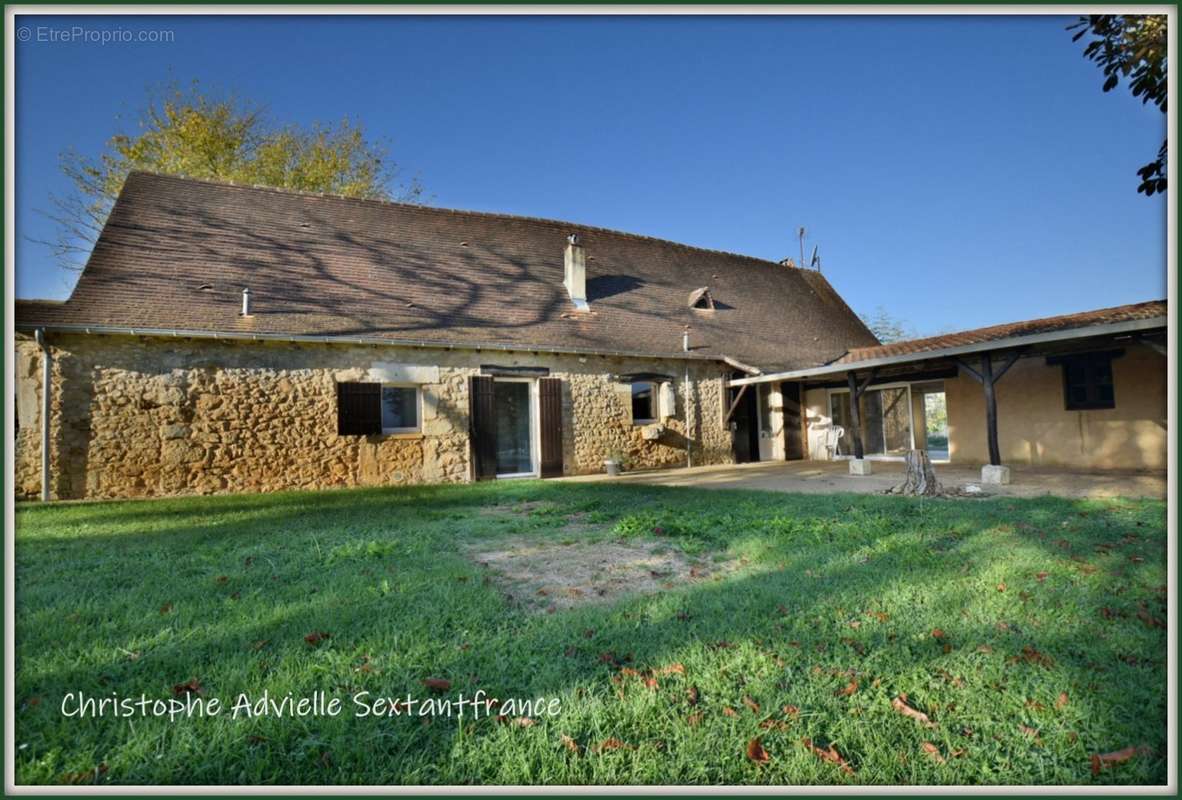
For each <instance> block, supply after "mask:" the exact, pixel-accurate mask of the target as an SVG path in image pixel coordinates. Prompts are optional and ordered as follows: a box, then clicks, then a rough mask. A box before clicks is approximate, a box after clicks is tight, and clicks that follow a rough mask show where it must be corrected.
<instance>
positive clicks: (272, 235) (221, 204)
mask: <svg viewBox="0 0 1182 800" xmlns="http://www.w3.org/2000/svg"><path fill="white" fill-rule="evenodd" d="M571 233H578V234H579V238H580V242H581V243H582V244H583V245H584V247H585V249H586V254H587V294H588V300H589V302H590V306H591V312H590V313H578V312H576V311H575V309H574V307H573V306H572V304H571V302H570V300H569V298H568V297H567V294H566V290H565V289H564V287H563V249H564V247H565V245H566V239H567V236H568V235H569V234H571ZM703 286H709V287H710V294H711V296H712V297H713V298H714V300H715V310H714V311H711V312H702V311H699V310H694V309H691V308H688V307H687V303H686V298H687V296H688V294H689V292H691V291H692V290H694V289H696V288H698V287H703ZM244 287H249V288H250V290H251V295H252V307H253V310H254V314H253V315H252V316H250V317H247V318H244V317H242V316H240V314H239V310H240V307H241V292H242V289H243V288H244ZM16 316H17V324H18V325H19V326H22V327H29V326H33V325H54V324H59V325H92V326H112V327H134V328H140V329H168V330H172V329H180V330H187V331H198V332H212V331H216V332H225V333H257V334H274V335H317V336H326V337H336V336H340V337H347V336H356V337H367V338H380V339H392V340H399V341H422V342H424V343H434V342H438V343H448V344H459V345H480V344H499V345H503V346H513V347H520V348H521V349H525V350H528V349H531V348H556V349H563V348H574V349H579V350H591V351H597V352H629V353H646V354H652V355H681V354H682V351H681V348H682V331H683V329H684V327H685V326H686V325H689V326H690V343H691V346H692V348H693V353H694V354H695V355H699V356H703V355H705V356H724V355H725V356H730V357H732V358H735V359H738V360H740V361H742V362H745V363H748V364H754V365H756V366H759V367H762V368H765V369H794V368H802V367H808V366H815V365H819V364H824V363H827V362H829V361H832V360H833V359H836V358H838V357H840V356H841V355H842V353H844V352H846V351H847V350H848V349H849V348H850V347H858V346H865V345H870V344H875V343H876V340H875V339H874V336H873V335H872V334H871V333H870V332H869V331H868V330H867V329H866V327H865V326H864V325H863V324H862V323H861V321H859V320H858V318H857V316H856V315H855V314H854V313H853V312H852V311H851V310H850V308H849V307H848V306H847V305H846V304H845V302H844V301H843V300H842V299H841V297H839V296H838V294H837V293H836V292H835V291H834V290H833V288H832V287H831V286H830V285H829V283H828V281H826V280H825V278H824V277H822V276H821V275H820V274H819V273H818V272H815V271H811V270H802V269H796V268H792V267H787V266H783V265H780V264H777V263H774V262H771V261H765V260H762V259H757V258H751V257H748V256H741V255H735V254H732V253H724V252H719V251H714V250H704V249H700V248H695V247H689V246H687V245H682V244H677V243H675V242H669V241H664V240H660V239H653V238H649V237H644V236H638V235H635V234H628V233H620V232H617V231H610V230H604V229H601V228H594V227H587V226H584V225H578V224H575V223H570V222H559V221H554V220H544V219H533V218H526V217H515V216H508V215H501V214H487V213H479V212H468V211H452V210H447V209H439V208H430V207H425V206H415V205H404V204H398V203H387V202H380V201H373V200H354V199H346V198H340V197H330V196H323V195H314V194H301V193H294V192H285V191H280V190H275V189H265V188H257V187H247V186H236V185H229V184H219V183H210V182H205V181H196V180H189V179H183V178H176V177H165V176H160V175H153V174H148V173H133V174H132V175H131V176H130V177H129V178H128V179H127V182H126V183H125V185H124V187H123V192H122V194H121V195H120V197H119V199H118V201H117V202H116V204H115V207H114V209H113V211H112V213H111V216H110V219H109V220H108V222H107V225H106V228H105V229H104V230H103V233H102V235H101V236H100V238H99V240H98V243H97V244H96V245H95V248H94V252H93V253H92V254H91V257H90V261H89V263H88V264H87V267H86V269H85V271H84V272H83V273H82V276H81V277H80V279H79V281H78V285H77V287H76V288H75V290H74V293H73V294H72V295H71V297H70V298H69V300H67V301H65V302H64V303H61V304H52V303H28V302H21V303H18V304H17V315H16Z"/></svg>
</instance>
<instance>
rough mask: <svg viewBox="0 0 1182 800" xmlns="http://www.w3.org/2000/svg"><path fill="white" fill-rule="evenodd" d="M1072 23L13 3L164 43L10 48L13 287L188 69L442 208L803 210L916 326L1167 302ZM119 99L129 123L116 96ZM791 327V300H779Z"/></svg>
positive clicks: (567, 213)
mask: <svg viewBox="0 0 1182 800" xmlns="http://www.w3.org/2000/svg"><path fill="white" fill-rule="evenodd" d="M1068 22H1069V19H1067V18H1064V17H1033V16H1027V17H861V18H857V17H778V18H773V17H746V18H741V17H681V18H677V17H646V18H637V17H631V18H629V17H616V18H605V17H577V18H569V17H568V18H556V17H538V18H523V17H500V18H496V17H436V18H424V17H379V18H357V17H352V18H333V19H328V18H317V17H302V18H297V17H291V18H278V17H276V18H260V17H255V18H246V17H226V16H223V17H205V18H201V17H189V18H184V17H122V18H118V19H114V20H113V19H112V18H105V19H104V18H98V17H73V18H67V17H57V18H48V17H19V18H18V20H17V28H18V31H19V29H20V28H22V27H28V28H30V29H35V28H36V27H37V26H39V25H40V26H52V27H54V28H63V27H69V26H72V25H80V26H84V27H87V28H103V27H107V28H124V29H129V30H134V31H139V30H149V29H169V30H172V31H173V32H174V41H173V42H172V43H169V44H107V45H101V44H97V43H93V44H91V43H60V42H59V43H53V42H46V41H40V42H38V41H36V40H35V37H34V40H33V41H30V42H28V43H18V45H17V52H16V64H17V73H16V86H17V95H16V108H17V116H16V126H17V127H16V130H17V139H16V154H17V173H16V177H17V209H16V211H17V231H18V234H19V235H20V237H21V240H20V241H19V243H18V245H17V275H16V291H17V295H18V296H19V297H46V296H49V297H64V296H65V295H66V294H68V292H69V290H70V287H71V284H72V282H73V279H74V278H73V275H72V274H69V273H64V272H63V271H61V270H60V269H58V268H56V267H55V265H54V261H53V259H52V257H51V255H50V253H49V252H48V251H47V250H46V249H45V248H44V247H42V246H40V245H37V244H34V243H31V242H29V241H27V239H44V238H52V234H53V230H52V228H51V224H50V223H49V222H48V221H47V220H46V219H45V218H44V217H42V216H41V215H39V214H38V209H44V208H46V207H47V205H48V197H49V194H50V193H51V192H62V191H65V190H66V189H67V188H68V185H67V183H66V182H65V181H64V179H63V178H62V176H61V175H60V173H59V171H58V154H59V153H60V152H61V151H63V150H65V149H67V148H71V147H72V148H76V149H77V150H79V151H81V152H83V153H89V154H97V153H98V152H100V150H101V148H102V147H103V143H104V142H105V141H106V140H107V139H108V138H109V137H110V136H111V135H112V134H114V133H116V132H117V131H119V130H132V129H133V128H132V124H133V122H134V119H135V112H136V111H137V110H138V109H139V108H141V107H142V105H143V102H144V99H145V97H146V92H147V89H148V88H149V87H150V86H153V85H158V84H160V83H162V82H165V81H167V80H169V79H176V80H179V81H181V82H188V81H190V80H191V79H194V78H196V79H199V80H200V81H201V82H202V83H203V84H205V85H206V87H207V88H211V89H214V90H218V89H221V90H232V91H234V92H236V93H238V94H240V95H242V96H244V97H247V98H251V99H252V100H254V101H256V102H259V103H262V104H264V105H265V106H266V107H267V109H268V110H269V112H270V114H271V116H272V117H273V118H274V119H275V120H276V121H280V122H300V123H308V122H312V121H314V120H328V121H336V120H339V119H341V118H343V117H346V116H348V117H349V118H351V119H354V120H360V121H362V122H364V123H365V125H366V126H367V128H368V131H369V133H370V134H371V135H372V136H374V137H381V138H385V139H387V140H389V142H390V143H391V145H392V155H393V157H394V159H395V160H396V161H397V162H399V164H400V165H402V167H403V168H404V169H405V170H406V171H407V172H409V173H412V174H417V175H418V176H419V177H420V178H421V180H422V182H423V183H424V184H425V186H426V188H427V190H428V192H429V194H430V195H431V201H432V202H433V204H435V205H442V206H449V207H455V208H466V209H478V210H490V211H503V212H511V213H519V214H528V215H534V216H544V217H555V218H559V219H566V220H571V221H575V222H582V223H586V224H592V225H601V226H605V227H610V228H618V229H622V230H627V231H633V232H637V233H643V234H648V235H652V236H659V237H665V238H669V239H674V240H677V241H682V242H686V243H689V244H694V245H700V246H703V247H712V248H719V249H723V250H732V251H737V252H741V253H748V254H751V255H756V256H761V257H764V258H770V259H780V258H783V257H785V256H793V257H797V253H798V245H797V240H796V234H795V231H796V229H797V227H798V226H800V225H805V226H806V227H807V228H808V230H809V232H810V242H811V243H815V244H818V245H819V246H820V252H821V256H822V261H823V268H824V272H825V274H826V275H827V277H828V278H829V280H830V281H832V282H833V284H834V285H835V286H836V288H837V289H838V291H840V292H841V293H842V295H843V296H844V297H845V298H846V300H847V301H848V302H849V303H850V305H851V306H853V307H854V308H855V309H856V310H859V311H872V310H873V309H874V308H875V307H877V306H882V307H884V308H886V309H887V310H888V311H889V312H891V313H892V314H894V315H896V316H898V317H902V318H904V319H906V320H908V321H910V322H911V323H912V325H913V326H914V327H915V328H916V329H918V330H919V331H920V332H933V331H937V330H948V329H959V328H967V327H975V326H978V325H986V324H990V323H996V322H1005V321H1010V320H1015V319H1026V318H1030V317H1035V316H1042V315H1047V314H1056V313H1063V312H1070V311H1077V310H1083V309H1089V308H1097V307H1101V306H1106V305H1116V304H1121V303H1130V302H1137V301H1141V300H1147V299H1153V298H1159V297H1164V296H1165V293H1166V286H1165V201H1164V199H1162V198H1160V197H1155V198H1151V199H1147V198H1145V197H1144V196H1143V195H1139V194H1137V193H1136V185H1137V177H1136V174H1135V173H1136V169H1137V167H1139V166H1141V165H1142V164H1144V163H1146V162H1147V161H1149V160H1151V159H1152V158H1153V157H1154V156H1155V155H1156V153H1157V148H1158V146H1159V145H1160V144H1161V140H1162V139H1163V138H1164V136H1165V116H1164V115H1163V114H1161V112H1160V111H1158V110H1157V109H1156V108H1154V107H1152V106H1142V105H1141V103H1140V102H1139V101H1137V100H1134V99H1133V98H1132V97H1131V96H1130V95H1129V93H1128V91H1127V89H1126V88H1125V87H1124V86H1122V87H1119V88H1118V89H1117V90H1114V91H1112V92H1110V93H1108V94H1105V93H1103V92H1101V90H1100V86H1101V83H1102V76H1101V73H1100V71H1099V69H1098V68H1097V67H1096V66H1095V65H1094V64H1092V63H1091V62H1089V61H1086V60H1085V59H1084V58H1083V57H1082V56H1081V54H1080V53H1081V49H1082V47H1081V45H1080V44H1079V43H1072V41H1071V36H1070V34H1069V33H1068V32H1066V31H1065V30H1064V27H1065V26H1066V24H1067V23H1068ZM119 115H123V117H124V119H123V120H119V119H117V116H119ZM785 324H791V320H785Z"/></svg>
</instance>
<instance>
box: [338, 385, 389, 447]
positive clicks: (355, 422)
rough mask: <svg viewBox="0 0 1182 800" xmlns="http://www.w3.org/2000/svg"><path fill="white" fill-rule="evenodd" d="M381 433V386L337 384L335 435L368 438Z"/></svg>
mask: <svg viewBox="0 0 1182 800" xmlns="http://www.w3.org/2000/svg"><path fill="white" fill-rule="evenodd" d="M381 432H382V384H380V383H338V384H337V435H338V436H369V435H370V434H374V433H381Z"/></svg>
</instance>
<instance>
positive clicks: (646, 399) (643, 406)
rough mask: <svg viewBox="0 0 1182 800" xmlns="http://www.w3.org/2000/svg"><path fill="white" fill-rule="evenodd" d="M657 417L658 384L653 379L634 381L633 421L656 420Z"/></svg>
mask: <svg viewBox="0 0 1182 800" xmlns="http://www.w3.org/2000/svg"><path fill="white" fill-rule="evenodd" d="M656 418H657V392H656V384H655V383H653V382H652V381H634V382H633V383H632V422H634V423H641V422H654V421H655V420H656Z"/></svg>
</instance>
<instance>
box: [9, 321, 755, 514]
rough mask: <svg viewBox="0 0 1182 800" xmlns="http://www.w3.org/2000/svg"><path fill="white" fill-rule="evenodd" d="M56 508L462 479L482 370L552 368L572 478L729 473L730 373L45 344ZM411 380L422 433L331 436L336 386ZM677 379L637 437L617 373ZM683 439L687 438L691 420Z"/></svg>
mask: <svg viewBox="0 0 1182 800" xmlns="http://www.w3.org/2000/svg"><path fill="white" fill-rule="evenodd" d="M49 345H50V348H51V354H52V376H53V377H52V380H53V390H52V394H51V416H50V457H51V465H52V471H51V479H50V496H51V498H53V499H77V498H121V497H150V496H164V495H179V494H216V493H229V492H266V491H276V490H281V489H320V488H327V487H336V486H385V485H397V484H415V483H451V482H460V481H465V480H468V478H469V463H468V462H469V449H468V376H470V375H473V374H477V373H478V372H479V370H480V366H481V365H482V364H490V363H492V364H498V365H503V366H532V367H547V368H549V369H550V375H551V376H552V377H558V378H561V379H562V381H563V462H564V471H565V473H566V474H586V473H592V472H600V471H602V469H603V466H602V462H603V460H604V459H605V458H607V457H608V455H609V454H611V453H616V452H619V453H623V454H625V456H626V458H627V460H628V463H629V466H630V467H631V468H647V467H668V466H679V465H682V464H684V463H685V461H686V454H687V452H686V451H687V447H688V448H689V450H690V452H691V455H692V458H693V462H694V463H695V464H719V463H730V462H731V461H732V460H733V456H732V454H731V439H730V432H729V430H728V429H727V427H726V425H725V423H724V421H723V418H724V415H725V413H726V409H725V405H724V397H725V389H724V387H723V380H724V378H725V368H724V367H723V366H722V365H721V364H717V363H713V362H709V361H701V362H691V366H690V390H689V392H688V396H687V392H686V386H685V383H684V382H683V380H682V378H681V376H683V374H684V370H685V362H682V361H677V360H660V359H633V358H611V357H603V356H596V355H588V356H575V355H547V354H528V353H506V352H495V353H494V352H483V353H481V352H476V351H464V350H446V349H442V348H440V349H425V348H400V347H386V346H381V347H374V346H363V345H356V346H351V345H339V344H304V343H269V342H242V341H229V340H212V339H185V338H167V337H135V336H83V335H74V334H57V335H52V336H50V337H49ZM16 354H17V361H16V377H17V417H18V426H19V430H18V434H17V442H16V451H15V488H16V495H17V497H22V498H29V497H36V496H38V494H39V492H40V458H41V453H40V420H39V415H40V396H41V395H40V393H41V386H40V379H41V368H40V365H41V352H40V349H39V347H38V346H37V344H36V343H35V342H33V341H32V340H31V339H29V338H26V337H21V338H18V340H17V343H16ZM392 370H393V371H395V372H398V373H399V374H400V375H407V374H409V375H411V376H412V377H413V378H414V379H415V382H416V383H418V384H419V385H420V387H421V390H422V392H423V404H422V409H423V413H422V420H421V431H420V432H416V433H412V434H393V435H382V436H338V435H337V428H336V419H337V415H336V383H337V382H339V381H362V380H375V381H381V380H383V377H384V376H385V375H387V374H389V373H390V372H391V371H392ZM643 371H651V372H657V373H662V374H669V375H674V376H678V380H677V381H675V382H674V386H675V387H676V388H675V398H676V402H675V413H674V414H673V416H672V417H669V418H667V419H665V420H661V421H660V425H659V427H657V428H655V429H654V428H652V427H651V426H650V427H649V428H648V430H647V434H648V436H646V429H645V427H643V426H640V425H636V424H633V421H632V412H631V388H630V384H629V383H627V382H623V381H621V380H619V379H618V377H617V376H619V375H621V374H625V373H635V372H643ZM687 411H688V416H689V420H690V426H691V429H690V430H689V432H688V436H687V430H686V417H687Z"/></svg>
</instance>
